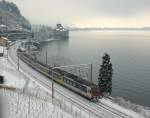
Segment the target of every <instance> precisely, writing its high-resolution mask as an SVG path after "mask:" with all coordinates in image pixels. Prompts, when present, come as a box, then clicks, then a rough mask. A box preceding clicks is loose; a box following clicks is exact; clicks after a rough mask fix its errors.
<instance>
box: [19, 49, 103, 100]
mask: <svg viewBox="0 0 150 118" xmlns="http://www.w3.org/2000/svg"><path fill="white" fill-rule="evenodd" d="M18 51H19V50H18ZM18 55H19V58H20V59H21V60H22V61H24V62H25V63H27V64H28V65H29V66H31V67H32V68H34V69H35V70H37V71H39V72H40V73H42V74H43V75H45V76H47V77H48V78H52V77H53V80H54V81H55V82H57V83H59V84H61V85H63V86H64V87H66V88H69V89H70V90H72V91H74V92H76V93H78V94H80V95H81V96H83V97H85V98H87V99H89V100H91V101H97V100H98V99H99V98H101V97H102V96H103V95H102V93H101V92H100V91H99V89H98V86H97V85H96V84H94V83H91V82H89V81H87V80H84V79H82V78H81V77H78V76H76V75H74V74H71V73H68V72H66V71H64V70H61V69H58V68H55V69H53V68H52V67H50V66H48V65H46V64H44V63H41V62H39V61H37V60H35V59H34V58H33V57H31V56H29V55H28V54H26V53H24V52H22V53H19V52H18Z"/></svg>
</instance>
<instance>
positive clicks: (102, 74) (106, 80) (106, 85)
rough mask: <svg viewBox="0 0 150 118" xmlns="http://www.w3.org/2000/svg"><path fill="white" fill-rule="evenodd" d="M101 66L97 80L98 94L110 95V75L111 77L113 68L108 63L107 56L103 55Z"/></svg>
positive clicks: (108, 57)
mask: <svg viewBox="0 0 150 118" xmlns="http://www.w3.org/2000/svg"><path fill="white" fill-rule="evenodd" d="M102 59H103V60H102V65H101V66H100V69H99V78H98V82H99V83H98V84H99V89H100V92H102V93H103V94H111V92H112V75H113V68H112V64H111V62H110V56H109V54H107V53H105V54H104V56H103V57H102Z"/></svg>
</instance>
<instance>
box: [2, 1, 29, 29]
mask: <svg viewBox="0 0 150 118" xmlns="http://www.w3.org/2000/svg"><path fill="white" fill-rule="evenodd" d="M0 24H4V25H7V26H8V28H12V29H13V28H15V27H16V26H21V27H23V28H24V29H28V30H30V29H31V24H30V23H29V21H28V20H27V19H26V18H25V17H24V16H22V15H21V13H20V10H19V9H18V7H17V6H16V5H15V4H14V3H12V2H7V1H5V0H2V1H0Z"/></svg>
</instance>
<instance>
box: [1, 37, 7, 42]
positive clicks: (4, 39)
mask: <svg viewBox="0 0 150 118" xmlns="http://www.w3.org/2000/svg"><path fill="white" fill-rule="evenodd" d="M0 39H4V40H7V41H8V40H9V39H8V38H6V37H1V38H0Z"/></svg>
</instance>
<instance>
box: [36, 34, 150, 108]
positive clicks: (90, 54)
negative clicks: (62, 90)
mask: <svg viewBox="0 0 150 118" xmlns="http://www.w3.org/2000/svg"><path fill="white" fill-rule="evenodd" d="M46 51H48V64H49V65H51V64H53V63H57V64H59V65H72V64H86V63H92V64H93V81H94V82H95V83H96V82H97V78H98V69H99V67H100V65H101V62H102V59H101V57H102V56H103V54H104V53H105V52H108V53H109V54H110V57H111V62H112V64H113V69H114V75H113V90H112V96H121V97H124V98H126V99H129V100H130V101H132V102H134V103H137V104H141V105H144V106H150V32H148V31H72V32H70V38H69V40H57V41H51V42H48V43H43V44H42V51H41V54H40V55H39V56H38V59H39V60H40V61H43V62H45V52H46Z"/></svg>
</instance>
